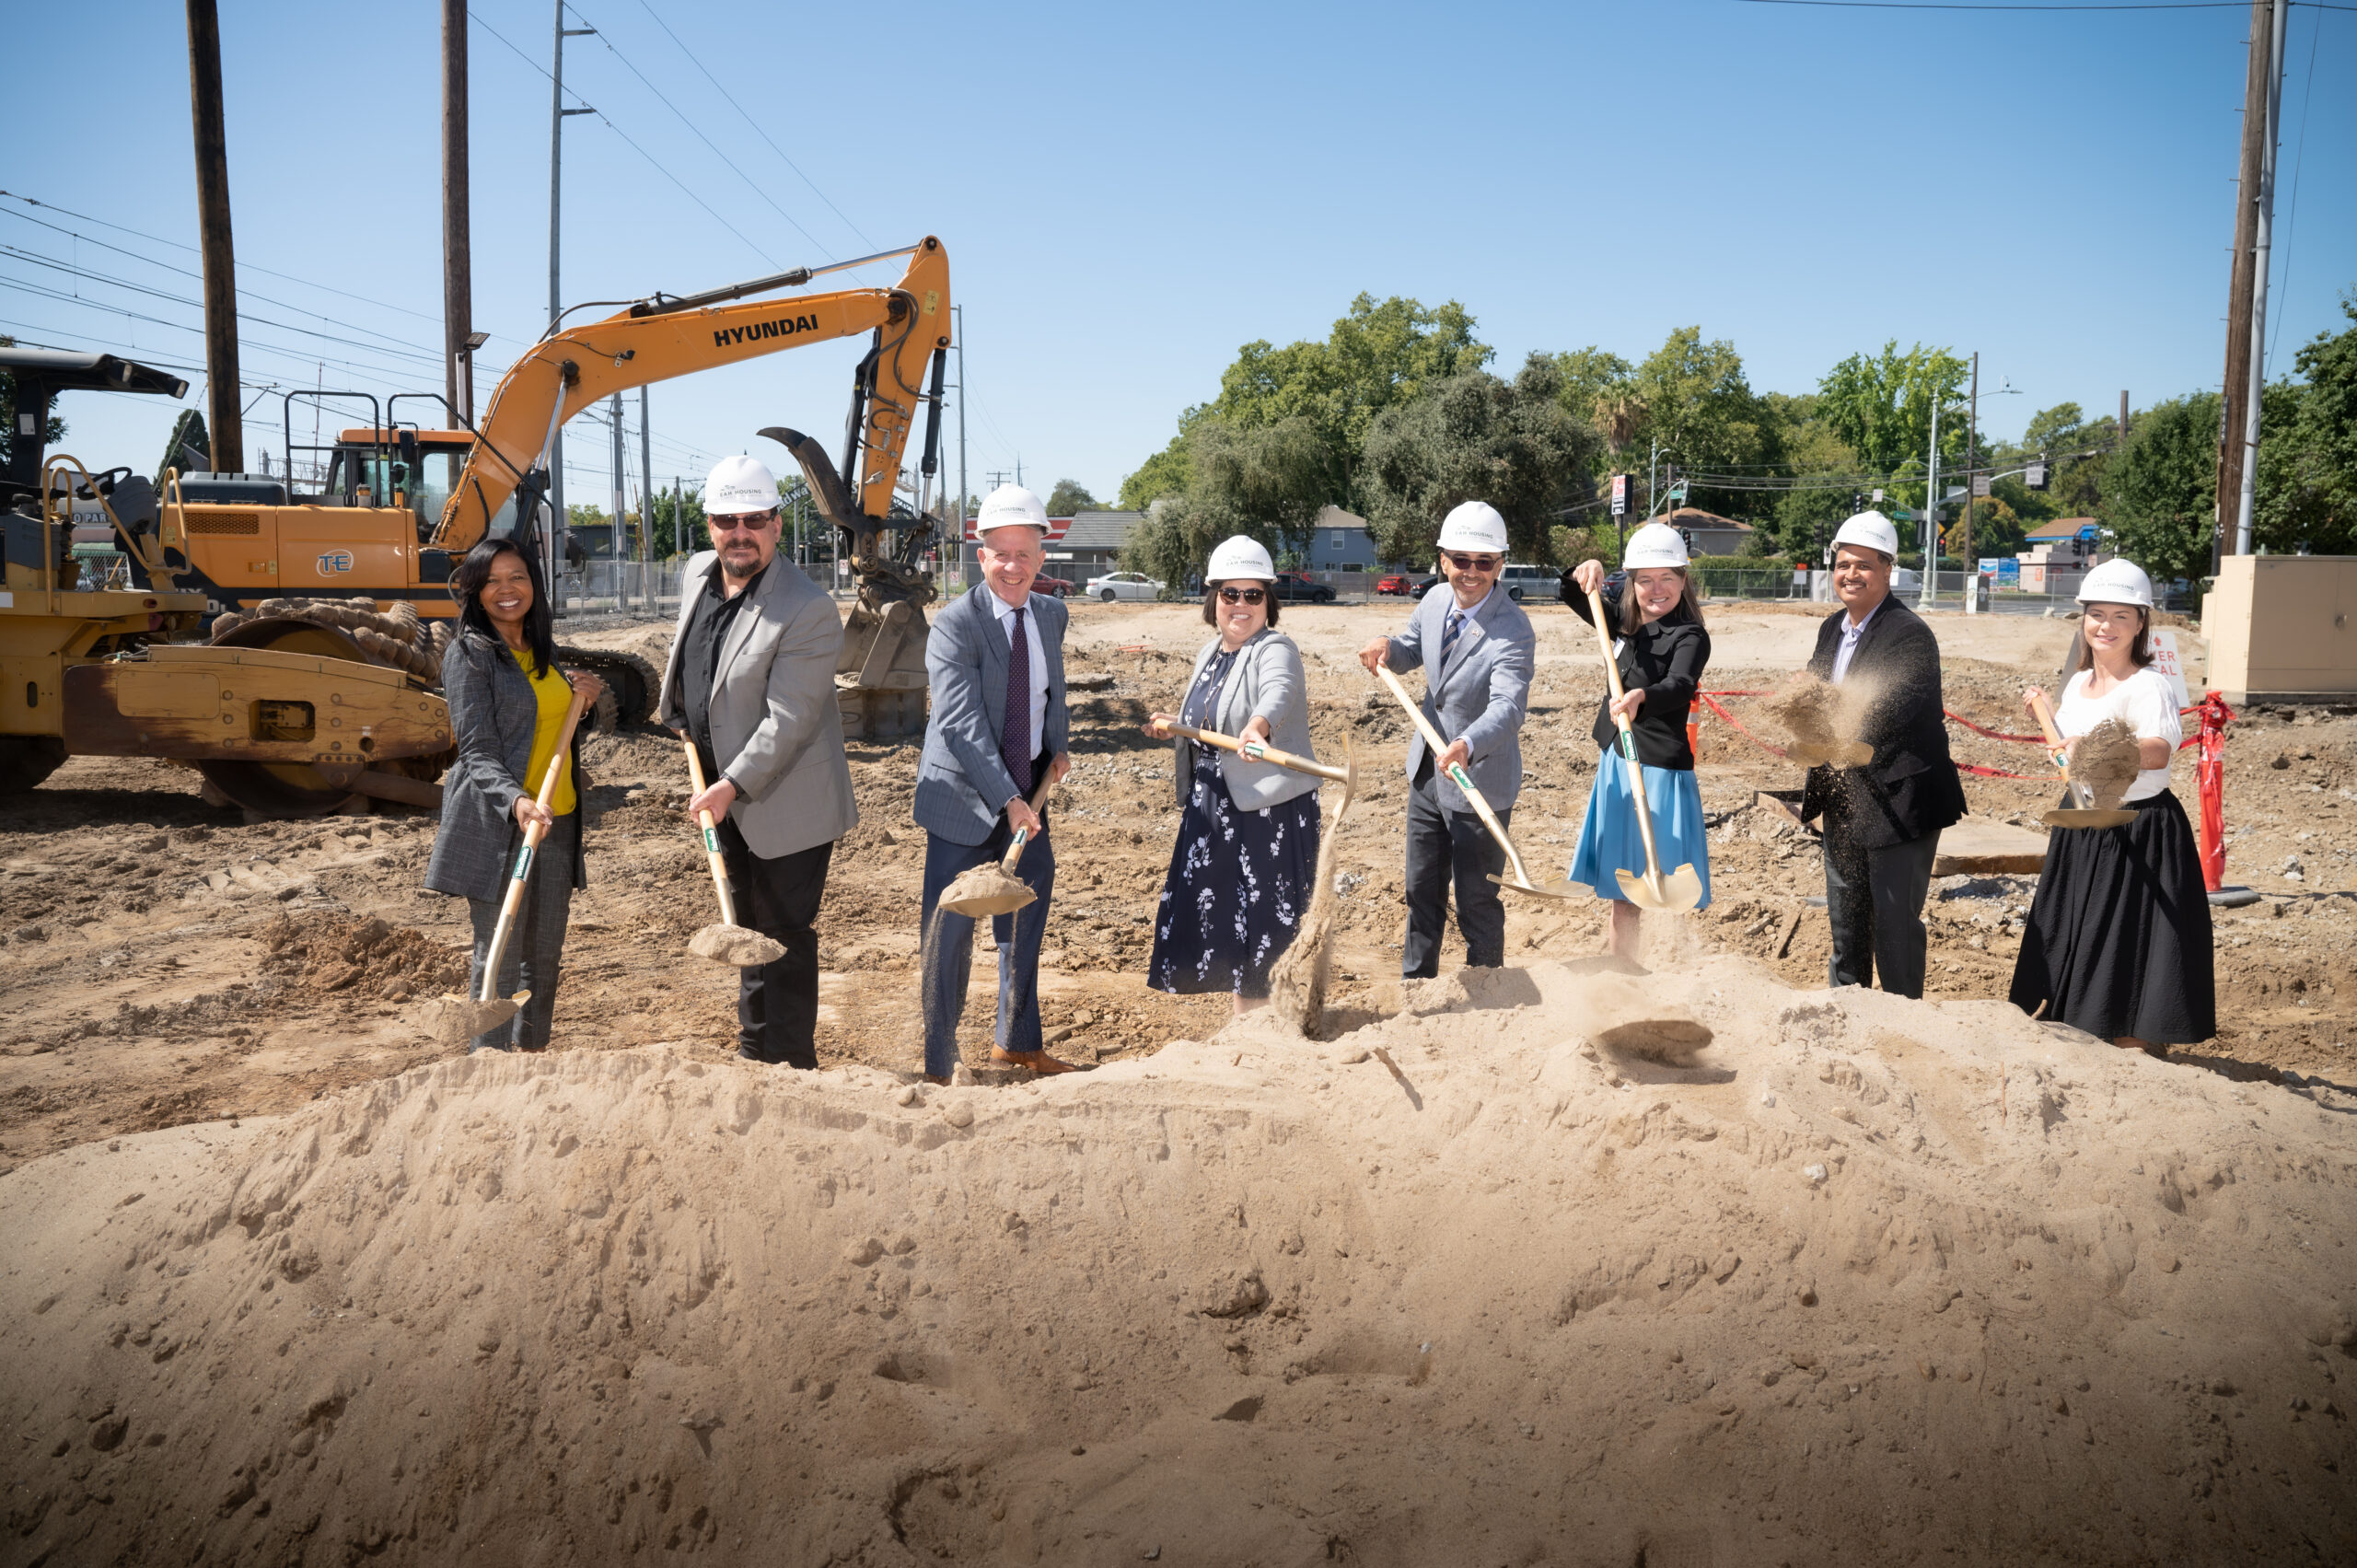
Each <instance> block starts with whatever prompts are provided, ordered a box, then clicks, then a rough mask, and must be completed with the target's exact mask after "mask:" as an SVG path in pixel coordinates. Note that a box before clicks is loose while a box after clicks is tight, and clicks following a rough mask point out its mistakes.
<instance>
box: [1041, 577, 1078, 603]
mask: <svg viewBox="0 0 2357 1568" xmlns="http://www.w3.org/2000/svg"><path fill="white" fill-rule="evenodd" d="M1031 587H1032V589H1033V591H1035V592H1038V593H1043V594H1046V595H1048V596H1049V597H1050V598H1070V597H1071V595H1072V591H1073V585H1072V584H1070V583H1068V582H1065V581H1064V580H1063V579H1062V577H1034V578H1032V579H1031Z"/></svg>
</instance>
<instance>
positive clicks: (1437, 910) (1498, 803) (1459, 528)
mask: <svg viewBox="0 0 2357 1568" xmlns="http://www.w3.org/2000/svg"><path fill="white" fill-rule="evenodd" d="M1505 555H1506V522H1505V519H1504V517H1500V516H1499V515H1498V513H1497V511H1496V509H1495V508H1493V507H1492V506H1489V505H1484V504H1483V503H1481V502H1479V501H1468V502H1466V503H1465V504H1464V505H1460V506H1458V507H1457V509H1456V510H1455V511H1453V512H1451V513H1449V515H1448V517H1447V520H1446V521H1445V522H1443V523H1442V524H1441V530H1440V562H1441V568H1440V569H1441V575H1443V576H1444V577H1446V579H1447V581H1446V582H1443V583H1439V584H1435V585H1434V587H1433V590H1432V592H1430V593H1428V594H1426V595H1425V596H1424V597H1423V599H1422V602H1421V603H1419V604H1418V605H1417V606H1416V611H1415V614H1414V615H1412V616H1411V617H1410V618H1409V621H1408V630H1407V632H1406V633H1403V634H1402V635H1400V636H1397V637H1377V638H1376V639H1375V640H1374V641H1372V642H1370V643H1368V644H1367V645H1366V646H1365V647H1364V648H1362V649H1360V650H1359V662H1360V663H1361V664H1363V665H1364V666H1365V667H1366V668H1367V672H1368V673H1369V674H1373V673H1374V672H1375V670H1376V668H1377V667H1379V666H1382V665H1385V664H1388V665H1389V667H1390V668H1393V669H1396V670H1404V669H1413V668H1416V667H1417V666H1418V665H1422V667H1423V668H1424V701H1423V710H1424V716H1425V717H1426V718H1427V719H1430V720H1431V721H1432V726H1433V728H1434V729H1435V730H1437V731H1439V732H1440V733H1441V734H1442V735H1444V736H1446V737H1449V742H1448V747H1447V749H1446V750H1444V751H1443V752H1441V754H1440V755H1439V756H1437V757H1434V756H1433V755H1432V754H1431V749H1430V748H1429V747H1427V746H1426V745H1425V744H1424V739H1423V736H1422V734H1421V733H1419V734H1416V735H1413V736H1411V737H1410V738H1409V741H1408V779H1409V788H1408V940H1407V943H1406V944H1405V946H1404V947H1402V948H1401V951H1400V955H1399V972H1400V974H1401V975H1403V976H1405V977H1406V978H1408V979H1410V980H1428V979H1430V978H1431V977H1432V976H1434V975H1436V974H1438V973H1439V972H1440V939H1441V933H1442V931H1443V930H1444V929H1445V927H1446V923H1447V918H1448V893H1449V885H1450V883H1451V882H1452V881H1453V882H1454V883H1455V884H1456V889H1457V929H1458V930H1459V931H1461V932H1463V933H1464V934H1465V962H1466V964H1467V966H1468V967H1469V968H1473V969H1496V968H1498V967H1499V966H1501V965H1503V964H1504V962H1505V951H1506V912H1505V906H1504V904H1503V903H1501V902H1500V901H1499V899H1498V885H1497V884H1496V883H1495V882H1492V880H1490V878H1491V877H1494V876H1496V875H1498V874H1499V873H1500V872H1502V871H1503V870H1504V868H1505V863H1506V857H1505V852H1504V850H1502V849H1500V848H1499V847H1498V844H1497V841H1496V840H1494V839H1492V838H1491V837H1490V834H1489V830H1487V829H1486V828H1484V827H1483V826H1482V825H1481V819H1480V818H1479V817H1477V816H1475V815H1474V813H1473V806H1472V802H1470V801H1469V800H1467V799H1466V798H1465V792H1464V791H1463V790H1461V789H1459V788H1457V785H1456V784H1455V783H1454V782H1453V781H1452V780H1451V779H1450V778H1449V772H1450V771H1451V769H1453V768H1457V767H1462V768H1464V769H1465V770H1466V772H1468V773H1469V774H1470V775H1471V777H1472V780H1473V787H1474V788H1475V789H1478V790H1480V792H1481V798H1482V799H1484V800H1486V801H1488V802H1489V803H1490V808H1491V809H1492V810H1493V811H1495V812H1496V813H1497V816H1498V821H1499V823H1500V824H1501V825H1502V826H1503V825H1504V824H1507V823H1510V822H1512V821H1513V819H1514V803H1515V796H1518V795H1520V794H1521V793H1522V716H1523V714H1524V713H1525V711H1526V710H1527V708H1528V706H1529V703H1530V668H1531V664H1532V661H1533V657H1534V655H1535V652H1536V648H1537V642H1538V639H1537V637H1536V635H1535V634H1534V633H1532V631H1531V629H1530V618H1529V617H1528V616H1527V615H1525V614H1523V612H1522V607H1521V606H1520V605H1518V604H1516V603H1515V602H1514V600H1513V599H1511V598H1508V597H1507V596H1506V595H1505V593H1504V592H1503V591H1502V590H1501V589H1500V588H1499V587H1498V571H1499V568H1500V567H1502V566H1504V564H1505Z"/></svg>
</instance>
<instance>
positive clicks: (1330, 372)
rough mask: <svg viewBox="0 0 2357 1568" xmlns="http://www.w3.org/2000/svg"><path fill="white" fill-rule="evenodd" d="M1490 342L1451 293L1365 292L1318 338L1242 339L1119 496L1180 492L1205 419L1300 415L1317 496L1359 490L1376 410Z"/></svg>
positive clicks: (1348, 501)
mask: <svg viewBox="0 0 2357 1568" xmlns="http://www.w3.org/2000/svg"><path fill="white" fill-rule="evenodd" d="M1491 354H1492V350H1491V349H1490V348H1489V347H1488V346H1487V345H1486V344H1483V343H1478V342H1476V341H1475V340H1474V337H1473V318H1472V317H1471V316H1469V315H1468V314H1467V313H1466V310H1465V308H1464V307H1463V306H1461V305H1459V304H1457V302H1456V301H1455V300H1450V301H1448V302H1447V303H1446V304H1444V305H1440V306H1437V307H1433V308H1426V307H1425V306H1424V305H1422V304H1421V303H1420V302H1418V301H1416V300H1413V299H1403V298H1399V297H1396V296H1395V297H1393V298H1390V299H1386V300H1384V301H1382V302H1381V303H1379V304H1378V303H1377V302H1376V299H1375V298H1374V296H1371V295H1366V294H1362V295H1360V296H1358V297H1357V298H1356V299H1354V300H1353V301H1352V302H1351V308H1350V312H1349V314H1347V315H1345V316H1343V317H1342V318H1341V319H1339V320H1337V321H1336V322H1335V323H1334V325H1333V327H1332V329H1331V330H1330V331H1329V332H1328V333H1327V335H1326V338H1325V340H1324V341H1323V342H1319V343H1311V342H1307V341H1303V342H1300V343H1288V344H1286V345H1285V346H1284V347H1283V348H1278V347H1276V346H1274V345H1273V344H1271V343H1269V342H1267V341H1266V340H1265V339H1263V340H1260V341H1258V342H1254V343H1246V344H1245V345H1244V346H1243V347H1242V348H1240V349H1238V350H1237V356H1236V360H1235V363H1233V364H1232V365H1230V366H1228V367H1227V369H1226V370H1225V372H1224V373H1223V374H1222V375H1221V377H1220V391H1219V396H1218V397H1217V398H1215V399H1213V401H1211V402H1210V403H1207V404H1204V405H1202V406H1200V407H1197V408H1190V409H1189V410H1187V411H1186V412H1184V413H1182V414H1180V415H1179V435H1178V436H1177V437H1176V438H1175V439H1174V440H1173V441H1172V442H1171V443H1170V445H1169V446H1168V447H1165V448H1164V449H1163V450H1162V451H1161V452H1159V453H1157V454H1156V455H1155V457H1153V458H1150V459H1147V460H1146V461H1145V463H1144V464H1143V465H1141V466H1140V468H1139V469H1138V470H1137V471H1136V472H1135V473H1132V474H1131V475H1130V476H1129V477H1128V478H1127V479H1126V480H1124V481H1123V482H1122V484H1121V504H1122V505H1124V506H1129V507H1142V506H1144V505H1148V504H1150V503H1151V502H1153V501H1154V500H1155V499H1157V498H1159V497H1161V496H1166V495H1174V494H1186V493H1187V492H1186V491H1185V488H1184V486H1185V485H1186V484H1189V483H1191V482H1193V481H1194V478H1195V477H1196V476H1197V475H1198V474H1199V473H1200V472H1202V469H1201V467H1200V465H1198V464H1196V463H1194V462H1193V461H1192V460H1191V458H1190V447H1191V446H1192V444H1193V441H1194V438H1195V433H1196V432H1197V431H1198V430H1199V429H1200V428H1201V427H1202V424H1203V422H1204V421H1206V420H1216V421H1218V422H1219V423H1220V424H1222V425H1223V426H1224V427H1225V428H1226V429H1229V430H1231V431H1248V430H1258V429H1262V428H1267V427H1270V426H1273V425H1276V424H1283V423H1286V422H1289V421H1300V422H1302V423H1303V425H1304V427H1306V429H1308V430H1309V431H1310V432H1312V433H1313V434H1314V435H1315V436H1316V437H1317V439H1318V444H1319V454H1320V458H1321V462H1322V465H1323V466H1322V471H1321V478H1320V486H1321V488H1322V491H1323V495H1322V497H1321V500H1322V501H1325V502H1332V503H1334V504H1336V505H1353V503H1354V501H1355V500H1356V499H1357V480H1356V474H1355V470H1356V466H1357V463H1358V457H1359V448H1360V446H1361V444H1362V443H1363V442H1364V440H1365V437H1366V432H1367V430H1368V428H1369V426H1370V425H1371V424H1373V423H1374V420H1375V417H1376V415H1377V414H1378V413H1380V412H1383V410H1385V409H1387V408H1389V407H1391V406H1393V405H1394V404H1396V403H1399V402H1402V401H1411V400H1413V399H1414V398H1416V397H1417V396H1419V395H1420V394H1421V393H1422V391H1423V390H1424V389H1425V388H1427V387H1430V386H1433V385H1434V384H1436V383H1437V382H1439V381H1441V380H1443V379H1446V377H1451V376H1456V375H1459V374H1462V373H1463V372H1465V371H1469V370H1474V369H1478V368H1480V366H1482V365H1485V364H1487V363H1488V362H1489V359H1490V356H1491Z"/></svg>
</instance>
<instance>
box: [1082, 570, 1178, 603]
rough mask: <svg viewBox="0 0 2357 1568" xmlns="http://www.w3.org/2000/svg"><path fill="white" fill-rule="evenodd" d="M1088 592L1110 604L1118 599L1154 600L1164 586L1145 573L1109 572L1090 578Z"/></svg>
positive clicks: (1089, 594) (1090, 596) (1090, 595)
mask: <svg viewBox="0 0 2357 1568" xmlns="http://www.w3.org/2000/svg"><path fill="white" fill-rule="evenodd" d="M1161 592H1162V585H1161V584H1160V583H1158V582H1156V581H1155V579H1154V578H1152V577H1149V576H1147V575H1145V574H1144V572H1109V573H1107V574H1106V575H1103V576H1101V577H1091V578H1089V579H1088V587H1087V588H1086V593H1087V595H1088V597H1089V598H1101V599H1103V600H1104V601H1105V602H1106V603H1107V604H1110V603H1112V602H1113V601H1114V600H1115V599H1117V598H1155V596H1157V595H1159V594H1160V593H1161Z"/></svg>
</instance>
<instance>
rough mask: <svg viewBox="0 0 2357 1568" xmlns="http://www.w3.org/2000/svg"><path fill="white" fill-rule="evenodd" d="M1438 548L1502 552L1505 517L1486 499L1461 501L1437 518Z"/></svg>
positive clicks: (1502, 553) (1504, 535) (1504, 544)
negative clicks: (1439, 520)
mask: <svg viewBox="0 0 2357 1568" xmlns="http://www.w3.org/2000/svg"><path fill="white" fill-rule="evenodd" d="M1440 547H1441V548H1442V549H1443V550H1481V551H1487V552H1490V553H1491V554H1492V555H1504V553H1505V552H1506V520H1505V518H1504V517H1500V516H1499V515H1498V509H1497V508H1496V507H1495V506H1492V505H1490V504H1489V503H1488V502H1487V501H1461V502H1459V503H1457V506H1456V507H1455V508H1454V509H1453V510H1451V511H1450V513H1449V514H1448V516H1447V517H1445V518H1443V519H1442V520H1441V525H1440Z"/></svg>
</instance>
